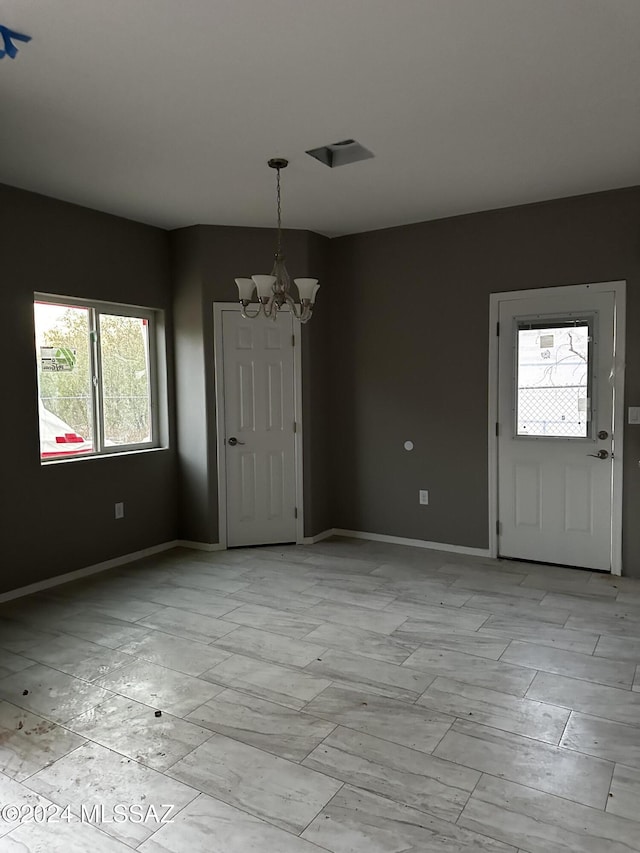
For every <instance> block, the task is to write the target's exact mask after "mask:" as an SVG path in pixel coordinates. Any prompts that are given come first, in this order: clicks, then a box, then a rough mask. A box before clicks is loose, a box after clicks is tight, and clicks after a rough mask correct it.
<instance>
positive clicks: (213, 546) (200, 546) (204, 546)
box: [176, 539, 227, 551]
mask: <svg viewBox="0 0 640 853" xmlns="http://www.w3.org/2000/svg"><path fill="white" fill-rule="evenodd" d="M176 545H177V546H180V547H181V548H191V549H192V550H194V551H226V550H227V549H226V548H225V546H224V545H222V544H221V543H220V542H192V541H191V540H190V539H178V541H177V542H176Z"/></svg>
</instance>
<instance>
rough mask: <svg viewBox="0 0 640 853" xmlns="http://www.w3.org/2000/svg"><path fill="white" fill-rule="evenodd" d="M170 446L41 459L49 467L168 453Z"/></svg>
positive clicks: (41, 465)
mask: <svg viewBox="0 0 640 853" xmlns="http://www.w3.org/2000/svg"><path fill="white" fill-rule="evenodd" d="M170 449H171V448H170V447H166V446H161V447H137V448H134V449H131V450H120V451H114V452H113V453H92V454H91V455H87V456H80V455H78V456H73V455H69V456H68V457H67V458H66V459H41V460H40V467H42V468H48V467H49V466H50V465H51V466H53V465H68V464H69V463H70V462H71V463H78V462H95V461H97V460H99V459H101V460H102V459H114V458H116V459H120V458H122V457H123V456H140V455H141V454H146V453H166V452H167V451H168V450H170Z"/></svg>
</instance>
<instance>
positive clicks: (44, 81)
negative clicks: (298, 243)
mask: <svg viewBox="0 0 640 853" xmlns="http://www.w3.org/2000/svg"><path fill="white" fill-rule="evenodd" d="M0 24H5V25H7V26H10V27H12V28H13V29H16V30H22V31H24V32H26V33H28V34H30V35H31V36H33V41H32V42H31V43H29V44H26V45H20V53H19V54H18V57H17V58H16V59H15V60H11V59H9V58H8V57H5V58H4V59H2V60H1V61H0V128H1V132H0V182H4V183H8V184H12V185H14V186H19V187H23V188H26V189H30V190H35V191H37V192H41V193H44V194H46V195H51V196H55V197H58V198H62V199H67V200H69V201H73V202H77V203H80V204H83V205H87V206H89V207H94V208H98V209H100V210H105V211H109V212H112V213H116V214H120V215H123V216H128V217H130V218H132V219H137V220H141V221H143V222H149V223H152V224H155V225H160V226H163V227H166V228H177V227H180V226H184V225H192V224H196V223H213V224H227V225H255V226H270V225H272V224H273V221H274V195H273V179H274V173H273V172H271V171H270V170H269V169H268V168H267V167H266V160H267V159H268V158H269V157H272V156H284V157H288V158H289V159H290V161H291V166H290V167H289V169H288V170H287V171H286V172H285V173H284V174H283V200H284V211H283V212H284V224H285V226H288V227H295V228H310V229H313V230H315V231H319V232H321V233H325V234H331V235H334V234H344V233H350V232H356V231H365V230H370V229H375V228H383V227H387V226H391V225H399V224H403V223H407V222H416V221H421V220H426V219H433V218H438V217H443V216H451V215H454V214H459V213H466V212H471V211H476V210H485V209H489V208H495V207H504V206H508V205H513V204H520V203H523V202H530V201H537V200H542V199H549V198H555V197H561V196H568V195H574V194H580V193H586V192H592V191H597V190H603V189H609V188H614V187H621V186H629V185H634V184H639V183H640V85H639V81H640V0H52V2H47V3H44V2H42V0H3V2H2V5H1V6H0ZM347 137H354V138H356V139H357V140H358V141H359V142H361V143H362V144H363V145H364V146H366V147H367V148H369V149H371V150H372V151H373V152H374V153H375V155H376V156H375V159H373V160H365V161H363V162H361V163H356V164H352V165H348V166H344V167H342V168H338V169H333V170H332V169H329V168H327V167H326V166H324V165H323V164H321V163H319V162H317V161H316V160H313V159H312V158H310V157H309V156H308V155H306V154H305V153H304V152H305V150H306V149H308V148H314V147H317V146H320V145H325V144H328V143H331V142H336V141H337V140H340V139H344V138H347Z"/></svg>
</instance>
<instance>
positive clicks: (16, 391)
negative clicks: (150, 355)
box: [0, 186, 176, 591]
mask: <svg viewBox="0 0 640 853" xmlns="http://www.w3.org/2000/svg"><path fill="white" fill-rule="evenodd" d="M0 257H1V258H2V276H1V285H0V286H1V288H2V296H3V300H2V310H1V311H0V342H1V345H2V352H3V371H2V400H1V402H0V447H1V448H2V463H1V464H2V488H1V490H0V542H1V543H2V551H1V554H2V557H1V561H2V566H1V571H0V591H5V590H8V589H13V588H15V587H20V586H24V585H26V584H29V583H33V582H35V581H39V580H43V579H45V578H49V577H53V576H55V575H58V574H62V573H64V572H69V571H73V570H74V569H78V568H83V567H85V566H88V565H92V564H94V563H98V562H102V561H103V560H108V559H111V558H113V557H117V556H120V555H122V554H127V553H130V552H132V551H137V550H140V549H142V548H147V547H150V546H152V545H156V544H159V543H162V542H166V541H168V540H172V539H174V538H175V534H176V525H175V517H176V464H175V454H174V453H173V451H157V452H149V453H142V454H136V455H132V456H120V457H111V458H102V459H89V460H78V461H75V462H66V463H61V464H57V465H47V466H42V465H41V464H40V459H39V443H38V415H37V412H38V408H37V377H36V363H35V350H34V328H33V294H34V291H36V290H38V291H42V292H45V293H46V292H49V293H59V294H63V295H65V296H75V297H78V298H80V297H84V298H87V299H91V298H95V299H102V300H107V301H113V302H124V303H132V304H141V305H146V306H150V307H154V308H163V309H165V310H166V311H168V312H169V314H168V316H167V319H168V320H169V324H170V319H171V318H170V308H171V304H170V284H169V269H168V240H167V235H166V234H165V232H163V231H161V230H159V229H155V228H149V227H147V226H144V225H139V224H136V223H133V222H128V221H126V220H124V219H118V218H117V217H113V216H108V215H105V214H102V213H97V212H95V211H92V210H88V209H86V208H81V207H77V206H74V205H70V204H65V203H63V202H59V201H55V200H53V199H49V198H44V197H43V196H38V195H34V194H32V193H27V192H23V191H21V190H17V189H13V188H10V187H3V186H0ZM168 333H169V338H170V336H171V327H170V325H169V328H168ZM169 363H170V364H171V352H170V353H169ZM169 397H170V405H171V406H172V405H173V386H172V381H171V377H170V383H169ZM120 500H121V501H124V502H125V505H126V510H125V511H126V517H125V518H124V519H123V520H121V521H115V520H114V507H113V505H114V503H115V501H120Z"/></svg>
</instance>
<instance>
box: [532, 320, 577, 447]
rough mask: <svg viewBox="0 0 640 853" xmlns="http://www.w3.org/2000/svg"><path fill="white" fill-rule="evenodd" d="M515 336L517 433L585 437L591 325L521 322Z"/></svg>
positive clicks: (561, 321) (573, 322)
mask: <svg viewBox="0 0 640 853" xmlns="http://www.w3.org/2000/svg"><path fill="white" fill-rule="evenodd" d="M516 335H517V337H516V366H517V379H516V384H517V417H516V421H517V423H516V435H518V436H550V437H555V438H587V437H588V435H589V425H590V421H591V393H590V384H591V382H590V375H591V369H590V361H591V359H592V334H591V321H590V320H584V319H583V320H566V321H563V320H559V321H554V320H547V321H546V322H536V323H529V322H526V321H521V322H519V323H518V325H517V331H516Z"/></svg>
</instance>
